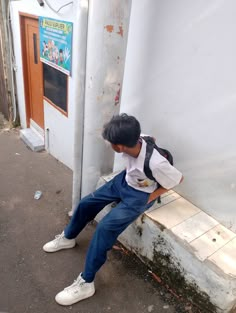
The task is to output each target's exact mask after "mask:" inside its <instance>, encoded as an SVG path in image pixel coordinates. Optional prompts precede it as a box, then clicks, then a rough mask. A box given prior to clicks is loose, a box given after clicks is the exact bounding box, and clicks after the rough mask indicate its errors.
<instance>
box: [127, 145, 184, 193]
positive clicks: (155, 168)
mask: <svg viewBox="0 0 236 313" xmlns="http://www.w3.org/2000/svg"><path fill="white" fill-rule="evenodd" d="M146 145H147V144H146V142H145V141H144V140H143V139H142V147H141V150H140V153H139V155H138V157H137V158H134V157H132V156H130V155H128V154H126V153H123V158H124V160H125V163H126V176H125V179H126V182H127V184H128V185H129V186H131V187H133V188H134V189H137V190H141V191H144V192H147V193H152V192H153V191H154V190H156V188H157V183H156V182H155V181H153V180H150V179H149V178H148V177H147V176H146V175H145V173H144V170H143V168H144V161H145V156H146ZM149 167H150V169H151V171H152V175H153V177H154V178H155V179H156V180H157V182H158V183H159V184H160V185H161V186H162V187H164V188H166V189H171V188H173V187H175V186H176V185H178V184H179V183H180V180H181V177H182V173H180V172H179V171H178V170H177V169H176V168H175V167H174V166H172V165H171V164H170V163H169V162H168V161H167V159H166V158H165V157H163V156H162V155H161V154H160V153H159V152H158V151H157V150H156V149H154V150H153V153H152V156H151V159H150V161H149Z"/></svg>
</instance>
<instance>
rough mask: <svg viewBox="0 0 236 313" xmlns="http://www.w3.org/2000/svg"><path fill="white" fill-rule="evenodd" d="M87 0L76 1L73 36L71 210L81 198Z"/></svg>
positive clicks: (70, 213)
mask: <svg viewBox="0 0 236 313" xmlns="http://www.w3.org/2000/svg"><path fill="white" fill-rule="evenodd" d="M88 7H89V2H88V0H81V1H79V3H78V8H77V12H78V13H77V17H76V21H77V23H76V25H78V22H79V26H78V27H77V29H75V28H74V37H75V38H78V42H77V44H78V47H77V49H76V51H75V53H74V56H73V57H74V58H77V63H76V66H75V68H74V71H73V73H72V75H76V76H77V81H78V84H77V88H76V90H75V93H74V101H73V102H74V105H75V112H74V114H75V120H74V167H73V191H72V210H71V211H70V212H69V216H71V215H72V212H73V210H74V208H75V206H76V204H77V203H78V202H79V200H80V198H81V181H82V164H83V138H84V104H85V80H86V53H87V28H88Z"/></svg>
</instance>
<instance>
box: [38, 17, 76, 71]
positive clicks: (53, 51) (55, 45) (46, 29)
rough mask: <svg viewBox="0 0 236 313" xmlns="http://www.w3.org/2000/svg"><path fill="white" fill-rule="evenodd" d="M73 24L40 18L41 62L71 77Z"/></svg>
mask: <svg viewBox="0 0 236 313" xmlns="http://www.w3.org/2000/svg"><path fill="white" fill-rule="evenodd" d="M72 31H73V23H71V22H65V21H60V20H55V19H52V18H48V17H43V16H40V17H39V38H40V60H41V62H43V63H46V64H48V65H50V66H52V67H54V68H56V69H57V70H59V71H61V72H63V73H65V74H67V75H71V58H72Z"/></svg>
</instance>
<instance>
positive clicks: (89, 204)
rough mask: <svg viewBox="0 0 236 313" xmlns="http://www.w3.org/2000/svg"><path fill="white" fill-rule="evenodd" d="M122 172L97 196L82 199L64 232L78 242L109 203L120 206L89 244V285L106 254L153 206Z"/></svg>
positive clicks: (99, 226)
mask: <svg viewBox="0 0 236 313" xmlns="http://www.w3.org/2000/svg"><path fill="white" fill-rule="evenodd" d="M125 175H126V172H125V171H123V172H121V173H120V174H118V175H117V176H115V177H114V178H113V179H112V180H111V181H109V182H108V183H106V184H105V185H103V186H102V187H100V188H99V189H97V190H96V191H95V192H93V193H91V194H89V195H88V196H86V197H84V198H83V199H81V201H80V202H79V204H78V206H77V208H76V210H75V212H74V214H73V216H72V218H71V221H70V223H69V224H68V226H67V227H66V228H65V230H64V232H65V237H66V238H68V239H72V238H75V237H76V236H77V235H78V234H79V233H80V232H81V231H82V229H83V228H84V227H85V226H86V224H87V223H88V222H90V221H91V220H93V219H94V218H95V216H96V215H97V214H98V213H99V212H100V211H101V210H102V209H103V208H104V207H105V206H106V205H107V204H109V203H111V202H113V201H116V202H117V203H118V204H117V206H115V207H114V208H112V210H111V211H110V212H109V213H108V214H107V215H106V216H105V217H104V218H103V219H102V220H101V221H100V223H99V224H98V225H97V228H96V231H95V233H94V236H93V238H92V241H91V243H90V246H89V249H88V253H87V257H86V263H85V268H84V271H83V274H82V276H83V278H84V279H85V280H86V281H87V282H91V281H93V280H94V277H95V275H96V272H97V271H98V270H99V269H100V267H101V266H102V265H103V264H104V263H105V261H106V258H107V251H108V250H110V249H111V248H112V246H113V244H114V243H115V241H116V239H117V237H118V236H119V235H120V234H121V233H122V232H123V231H124V230H125V229H126V228H127V227H128V226H129V224H131V223H132V222H133V221H134V220H135V219H136V218H137V217H138V216H139V215H140V214H142V213H143V212H144V211H145V210H147V209H148V208H149V207H151V205H152V204H153V202H154V201H153V202H151V203H149V204H147V201H148V198H149V195H150V194H149V193H146V192H142V191H139V190H136V189H134V188H132V187H130V186H129V185H128V184H127V183H126V180H125Z"/></svg>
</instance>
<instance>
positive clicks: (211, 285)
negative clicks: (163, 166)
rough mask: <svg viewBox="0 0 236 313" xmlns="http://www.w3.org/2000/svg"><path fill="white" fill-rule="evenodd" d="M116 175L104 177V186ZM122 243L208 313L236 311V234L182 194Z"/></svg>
mask: <svg viewBox="0 0 236 313" xmlns="http://www.w3.org/2000/svg"><path fill="white" fill-rule="evenodd" d="M114 175H115V174H112V175H108V176H104V177H101V178H100V180H99V183H98V186H100V185H102V184H104V183H105V182H106V181H109V180H110V179H111V178H112V177H113V176H114ZM115 205H116V204H115V203H113V204H111V205H109V206H107V207H105V208H104V210H103V211H102V212H100V213H99V215H98V216H97V217H96V220H97V221H98V222H99V221H100V220H101V218H102V217H103V216H104V215H105V214H107V213H108V212H109V211H110V210H111V209H112V207H114V206H115ZM118 239H119V241H120V242H121V243H122V244H123V245H124V246H125V247H127V248H128V249H130V250H132V251H134V252H135V253H136V254H137V255H138V256H139V257H140V258H141V259H142V260H143V261H144V262H146V263H148V264H149V266H151V267H152V268H153V269H154V270H155V271H157V273H158V274H159V275H160V277H162V278H165V280H166V281H168V283H170V284H171V286H173V287H174V288H175V289H176V290H178V291H179V292H180V293H181V292H183V293H184V294H185V295H186V296H189V297H190V298H191V299H192V301H194V302H195V303H196V304H197V305H199V306H200V307H201V308H202V309H204V310H205V311H204V312H208V311H210V312H233V310H234V309H235V308H236V234H235V233H234V232H232V231H230V230H229V229H227V228H225V227H224V226H223V225H221V224H220V223H219V222H218V221H216V220H215V219H213V218H212V217H210V216H209V215H207V214H206V213H205V212H203V211H201V210H200V209H199V208H197V207H196V206H194V205H193V204H191V203H190V202H188V201H187V200H185V199H183V198H182V197H181V196H180V195H178V194H177V193H175V192H173V191H170V192H168V193H167V194H166V195H164V196H163V197H162V203H161V204H157V203H156V204H155V205H154V206H153V207H152V208H150V209H149V210H148V211H147V212H146V213H145V214H143V216H141V217H140V218H139V219H138V220H136V221H135V222H134V223H133V224H132V225H130V226H129V227H128V228H127V229H126V230H125V231H124V232H123V233H122V234H121V235H120V236H119V238H118Z"/></svg>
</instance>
